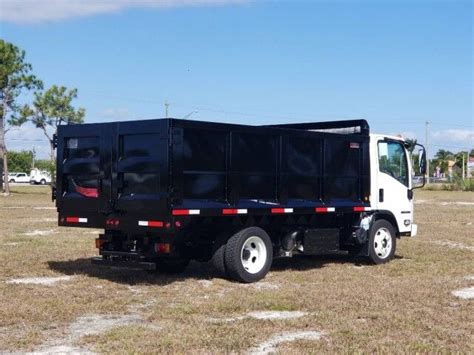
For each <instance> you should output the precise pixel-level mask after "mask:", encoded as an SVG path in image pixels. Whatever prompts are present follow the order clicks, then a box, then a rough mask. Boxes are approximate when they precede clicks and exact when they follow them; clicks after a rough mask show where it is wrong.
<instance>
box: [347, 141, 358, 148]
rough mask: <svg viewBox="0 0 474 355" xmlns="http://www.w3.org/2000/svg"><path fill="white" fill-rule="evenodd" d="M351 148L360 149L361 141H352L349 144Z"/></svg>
mask: <svg viewBox="0 0 474 355" xmlns="http://www.w3.org/2000/svg"><path fill="white" fill-rule="evenodd" d="M349 148H351V149H359V148H360V144H359V143H356V142H351V143H350V144H349Z"/></svg>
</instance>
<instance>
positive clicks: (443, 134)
mask: <svg viewBox="0 0 474 355" xmlns="http://www.w3.org/2000/svg"><path fill="white" fill-rule="evenodd" d="M432 137H433V138H434V139H439V140H441V141H447V142H456V143H461V144H467V145H470V146H474V130H471V129H446V130H443V131H436V132H433V134H432Z"/></svg>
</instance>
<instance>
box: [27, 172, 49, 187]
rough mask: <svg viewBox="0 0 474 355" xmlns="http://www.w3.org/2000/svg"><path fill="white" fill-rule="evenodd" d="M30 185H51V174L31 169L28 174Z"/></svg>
mask: <svg viewBox="0 0 474 355" xmlns="http://www.w3.org/2000/svg"><path fill="white" fill-rule="evenodd" d="M30 184H32V185H33V184H40V185H46V184H51V174H50V173H49V172H47V171H44V170H39V169H33V170H31V173H30Z"/></svg>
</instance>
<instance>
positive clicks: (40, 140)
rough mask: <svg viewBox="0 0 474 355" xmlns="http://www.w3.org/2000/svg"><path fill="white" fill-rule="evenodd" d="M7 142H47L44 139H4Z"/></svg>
mask: <svg viewBox="0 0 474 355" xmlns="http://www.w3.org/2000/svg"><path fill="white" fill-rule="evenodd" d="M5 140H7V141H14V142H47V140H46V138H44V139H28V138H8V137H5Z"/></svg>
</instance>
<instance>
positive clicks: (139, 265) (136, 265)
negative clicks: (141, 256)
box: [91, 256, 156, 270]
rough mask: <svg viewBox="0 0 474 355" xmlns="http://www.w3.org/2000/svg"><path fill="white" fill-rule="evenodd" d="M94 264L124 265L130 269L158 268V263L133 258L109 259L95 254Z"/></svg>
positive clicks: (92, 260)
mask: <svg viewBox="0 0 474 355" xmlns="http://www.w3.org/2000/svg"><path fill="white" fill-rule="evenodd" d="M91 262H92V264H96V265H102V266H113V267H123V268H128V269H141V270H156V263H152V262H145V261H131V260H109V259H104V258H103V257H101V256H95V257H93V258H92V259H91Z"/></svg>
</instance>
